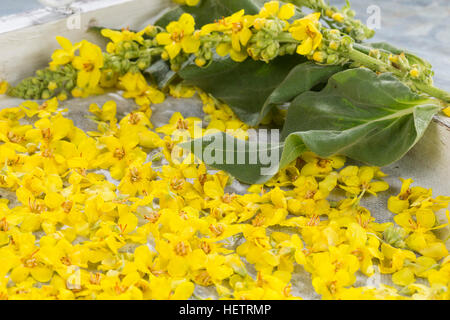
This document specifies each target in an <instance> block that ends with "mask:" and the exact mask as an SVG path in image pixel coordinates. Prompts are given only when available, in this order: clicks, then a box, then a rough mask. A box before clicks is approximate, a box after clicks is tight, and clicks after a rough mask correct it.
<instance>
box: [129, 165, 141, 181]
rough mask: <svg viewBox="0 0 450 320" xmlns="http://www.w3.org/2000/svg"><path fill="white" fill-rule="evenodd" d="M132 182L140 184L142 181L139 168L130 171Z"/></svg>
mask: <svg viewBox="0 0 450 320" xmlns="http://www.w3.org/2000/svg"><path fill="white" fill-rule="evenodd" d="M130 180H131V182H138V181H139V180H141V174H140V172H139V170H138V168H131V169H130Z"/></svg>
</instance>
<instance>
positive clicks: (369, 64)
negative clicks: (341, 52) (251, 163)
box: [348, 49, 404, 77]
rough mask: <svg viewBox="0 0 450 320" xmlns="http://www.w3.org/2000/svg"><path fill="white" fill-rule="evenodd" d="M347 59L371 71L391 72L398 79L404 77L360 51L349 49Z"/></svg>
mask: <svg viewBox="0 0 450 320" xmlns="http://www.w3.org/2000/svg"><path fill="white" fill-rule="evenodd" d="M348 57H349V58H350V60H353V61H355V62H357V63H359V64H361V65H362V66H364V67H366V68H369V69H371V70H373V71H379V72H392V73H393V74H395V75H396V76H399V77H403V76H404V74H403V73H402V72H401V71H400V70H398V69H396V68H394V67H392V66H390V65H388V64H386V63H384V62H383V61H380V60H378V59H375V58H372V57H371V56H368V55H367V54H365V53H363V52H361V51H358V50H356V49H351V50H350V52H349V53H348Z"/></svg>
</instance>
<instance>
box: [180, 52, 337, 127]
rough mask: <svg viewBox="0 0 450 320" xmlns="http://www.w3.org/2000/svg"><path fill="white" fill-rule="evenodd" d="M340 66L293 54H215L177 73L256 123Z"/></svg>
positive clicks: (252, 124)
mask: <svg viewBox="0 0 450 320" xmlns="http://www.w3.org/2000/svg"><path fill="white" fill-rule="evenodd" d="M341 70H342V67H340V66H319V65H315V64H313V63H311V62H305V58H304V57H301V56H298V55H293V56H284V57H278V58H276V59H275V60H273V61H271V62H270V63H264V62H262V61H254V60H251V59H248V60H246V61H244V62H241V63H239V62H234V61H232V60H231V59H229V58H222V57H218V56H216V57H215V58H214V60H213V62H212V63H211V64H210V65H209V66H207V67H204V68H199V67H197V66H196V65H195V64H189V65H187V66H185V67H184V68H182V69H181V70H180V71H179V72H178V74H179V75H180V77H181V78H182V79H184V80H185V83H186V84H188V85H195V86H197V87H199V88H201V89H202V90H204V91H206V92H208V93H210V94H212V95H213V96H214V97H215V98H217V99H220V100H222V101H224V102H225V103H227V104H228V105H229V106H230V107H231V109H233V111H234V112H235V113H236V115H237V116H238V117H239V119H241V120H242V121H244V122H245V123H247V124H249V125H251V126H255V125H257V124H259V123H260V122H261V120H262V119H263V118H264V117H265V116H266V115H267V114H268V113H269V112H270V110H271V109H272V108H273V106H275V105H277V104H278V105H279V104H283V103H285V102H289V101H291V100H292V99H293V98H295V97H296V96H297V95H299V94H300V93H302V92H305V91H307V90H311V89H312V88H313V87H314V86H316V85H317V84H320V83H326V81H327V80H328V78H329V77H330V76H331V75H333V74H334V73H336V72H338V71H341Z"/></svg>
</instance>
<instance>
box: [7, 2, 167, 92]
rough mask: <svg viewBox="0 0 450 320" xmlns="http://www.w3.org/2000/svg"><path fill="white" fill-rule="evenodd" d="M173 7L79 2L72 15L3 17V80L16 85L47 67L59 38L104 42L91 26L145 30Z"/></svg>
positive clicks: (41, 12) (51, 13) (44, 12)
mask: <svg viewBox="0 0 450 320" xmlns="http://www.w3.org/2000/svg"><path fill="white" fill-rule="evenodd" d="M170 5H171V1H170V0H91V1H77V2H74V3H73V4H72V6H71V10H72V14H70V12H63V13H61V12H57V11H49V10H46V9H40V10H36V11H34V12H31V13H28V14H20V15H14V16H9V17H4V18H2V19H0V48H1V55H0V79H1V78H3V79H7V80H8V81H9V82H11V83H15V82H17V81H19V80H20V79H23V78H25V77H27V76H30V75H32V74H33V73H34V70H36V69H38V68H42V67H45V65H46V64H47V63H48V62H49V57H50V55H51V53H52V52H53V50H55V49H57V48H58V47H59V45H58V43H57V42H56V40H55V37H56V36H58V35H60V36H64V37H67V38H68V39H70V40H71V41H80V40H82V39H86V40H89V41H95V42H96V43H102V41H104V40H103V39H101V38H100V37H99V36H98V35H96V34H94V33H92V32H87V30H88V28H89V27H91V26H105V27H111V28H126V27H130V28H133V29H139V28H143V27H145V25H146V23H149V21H151V20H150V19H151V18H152V17H156V16H157V15H159V14H160V13H161V12H162V11H164V10H167V8H168V7H169V6H170ZM78 21H79V22H80V25H79V27H78V26H77V23H78Z"/></svg>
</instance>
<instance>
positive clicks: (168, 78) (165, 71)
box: [145, 59, 177, 90]
mask: <svg viewBox="0 0 450 320" xmlns="http://www.w3.org/2000/svg"><path fill="white" fill-rule="evenodd" d="M145 73H146V74H149V75H150V76H151V77H152V78H153V79H154V80H155V81H156V84H157V85H158V87H159V88H160V89H161V90H163V89H165V88H167V86H168V85H169V84H170V83H171V82H172V80H174V79H175V78H176V77H177V73H176V72H174V71H172V70H171V69H170V65H169V63H167V62H166V61H164V60H162V59H160V60H158V61H156V62H154V63H152V65H151V66H150V67H149V68H147V69H146V70H145Z"/></svg>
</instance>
